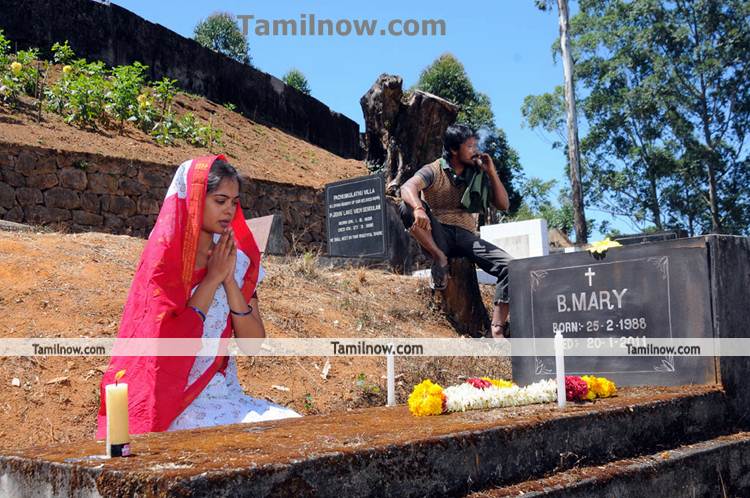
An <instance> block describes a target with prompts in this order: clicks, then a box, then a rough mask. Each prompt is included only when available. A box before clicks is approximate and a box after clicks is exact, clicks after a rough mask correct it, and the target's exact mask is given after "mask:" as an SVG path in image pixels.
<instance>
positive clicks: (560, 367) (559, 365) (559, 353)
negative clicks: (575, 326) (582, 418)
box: [555, 330, 566, 408]
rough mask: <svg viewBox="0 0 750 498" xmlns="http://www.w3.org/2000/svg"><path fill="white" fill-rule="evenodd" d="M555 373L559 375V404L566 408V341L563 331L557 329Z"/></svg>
mask: <svg viewBox="0 0 750 498" xmlns="http://www.w3.org/2000/svg"><path fill="white" fill-rule="evenodd" d="M555 373H556V375H557V406H559V407H560V408H565V401H566V396H565V343H564V342H563V335H562V332H560V331H559V330H556V331H555Z"/></svg>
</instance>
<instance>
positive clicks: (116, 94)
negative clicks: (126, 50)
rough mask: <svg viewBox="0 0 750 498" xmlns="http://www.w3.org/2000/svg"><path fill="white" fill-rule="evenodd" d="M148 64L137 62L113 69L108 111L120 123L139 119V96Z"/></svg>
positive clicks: (108, 94)
mask: <svg viewBox="0 0 750 498" xmlns="http://www.w3.org/2000/svg"><path fill="white" fill-rule="evenodd" d="M146 69H148V68H147V67H146V66H144V65H143V64H141V63H140V62H136V63H134V64H133V65H131V66H117V67H116V68H114V69H113V70H112V79H111V89H110V91H109V92H108V93H107V100H108V103H107V106H106V108H107V112H109V114H111V115H112V117H113V118H114V119H115V120H117V121H119V123H120V133H122V130H123V125H124V123H125V121H136V120H137V119H138V106H139V103H138V96H139V95H140V94H141V89H142V88H143V83H144V81H145V73H146Z"/></svg>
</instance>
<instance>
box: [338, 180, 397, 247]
mask: <svg viewBox="0 0 750 498" xmlns="http://www.w3.org/2000/svg"><path fill="white" fill-rule="evenodd" d="M325 199H326V228H327V234H328V255H329V256H341V257H351V258H382V259H385V258H387V257H388V222H387V213H386V210H387V207H386V201H385V185H384V180H383V177H382V176H381V175H369V176H362V177H359V178H351V179H347V180H342V181H339V182H335V183H330V184H328V185H326V187H325Z"/></svg>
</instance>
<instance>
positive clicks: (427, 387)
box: [409, 379, 445, 417]
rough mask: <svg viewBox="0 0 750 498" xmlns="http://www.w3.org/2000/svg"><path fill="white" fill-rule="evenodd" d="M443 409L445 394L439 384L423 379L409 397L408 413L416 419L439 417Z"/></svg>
mask: <svg viewBox="0 0 750 498" xmlns="http://www.w3.org/2000/svg"><path fill="white" fill-rule="evenodd" d="M444 408H445V394H443V388H442V387H441V386H440V384H434V383H433V382H432V381H431V380H430V379H425V380H423V381H422V382H421V383H419V384H417V386H416V387H414V390H413V391H412V392H411V394H410V395H409V411H410V412H412V413H413V414H414V415H416V416H418V417H423V416H426V415H440V414H441V413H443V410H444Z"/></svg>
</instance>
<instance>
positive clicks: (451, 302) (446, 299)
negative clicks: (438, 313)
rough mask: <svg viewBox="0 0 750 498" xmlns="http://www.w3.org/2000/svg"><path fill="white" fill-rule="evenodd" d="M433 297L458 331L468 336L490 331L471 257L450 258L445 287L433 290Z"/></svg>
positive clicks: (482, 335)
mask: <svg viewBox="0 0 750 498" xmlns="http://www.w3.org/2000/svg"><path fill="white" fill-rule="evenodd" d="M433 298H434V300H435V302H436V303H437V305H438V307H439V308H440V309H441V310H442V311H443V313H445V316H446V318H448V321H449V322H450V323H451V325H453V328H454V329H456V332H458V333H459V334H464V335H469V336H471V337H485V336H487V335H488V334H489V331H490V323H491V321H490V317H489V314H488V313H487V308H486V307H485V306H484V302H483V301H482V293H481V292H480V291H479V281H478V280H477V270H476V268H475V266H474V263H473V262H472V261H471V260H470V259H468V258H451V259H450V278H449V279H448V287H446V289H445V290H443V291H435V292H434V294H433Z"/></svg>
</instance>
